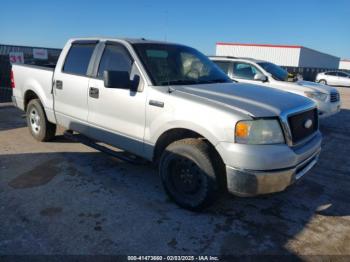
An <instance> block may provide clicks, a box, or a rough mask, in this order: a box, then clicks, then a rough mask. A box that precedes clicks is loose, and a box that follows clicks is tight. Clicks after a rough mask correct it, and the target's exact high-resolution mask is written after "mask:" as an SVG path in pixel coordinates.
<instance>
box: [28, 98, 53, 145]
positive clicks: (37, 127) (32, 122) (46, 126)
mask: <svg viewBox="0 0 350 262" xmlns="http://www.w3.org/2000/svg"><path fill="white" fill-rule="evenodd" d="M26 117H27V125H28V128H29V131H30V133H31V135H32V136H33V137H34V138H35V139H36V140H38V141H40V142H43V141H49V140H51V139H52V138H53V137H54V136H55V134H56V125H55V124H52V123H50V122H49V121H48V120H47V117H46V115H45V112H44V109H43V106H42V105H41V102H40V100H39V99H33V100H31V101H30V102H29V103H28V106H27V112H26Z"/></svg>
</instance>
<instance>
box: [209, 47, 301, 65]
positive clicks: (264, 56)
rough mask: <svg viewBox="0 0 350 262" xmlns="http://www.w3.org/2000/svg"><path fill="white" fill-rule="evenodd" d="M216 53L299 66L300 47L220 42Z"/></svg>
mask: <svg viewBox="0 0 350 262" xmlns="http://www.w3.org/2000/svg"><path fill="white" fill-rule="evenodd" d="M216 55H218V56H236V57H250V58H255V59H261V60H266V61H269V62H272V63H275V64H277V65H280V66H294V67H297V66H299V55H300V47H298V46H294V47H293V46H292V47H287V46H284V47H282V46H281V47H276V46H267V45H266V46H261V45H260V46H259V45H239V44H229V43H227V44H226V43H218V44H217V45H216Z"/></svg>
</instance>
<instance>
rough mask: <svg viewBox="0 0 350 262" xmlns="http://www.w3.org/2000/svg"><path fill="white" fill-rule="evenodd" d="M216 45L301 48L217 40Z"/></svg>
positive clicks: (298, 46) (297, 46)
mask: <svg viewBox="0 0 350 262" xmlns="http://www.w3.org/2000/svg"><path fill="white" fill-rule="evenodd" d="M216 45H235V46H260V47H282V48H302V47H303V46H300V45H269V44H242V43H223V42H218V43H216Z"/></svg>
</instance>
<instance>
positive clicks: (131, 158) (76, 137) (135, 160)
mask: <svg viewBox="0 0 350 262" xmlns="http://www.w3.org/2000/svg"><path fill="white" fill-rule="evenodd" d="M63 136H64V137H65V138H66V139H68V140H72V141H74V142H79V143H82V144H84V145H86V146H89V147H92V148H94V149H96V150H98V151H101V152H103V153H106V154H108V155H110V156H113V157H116V158H118V159H120V160H122V161H125V162H128V163H131V164H136V165H147V164H149V163H150V162H149V161H147V160H144V159H143V158H140V157H138V156H135V155H133V154H130V153H127V152H125V151H121V152H118V151H114V150H113V149H111V148H109V147H106V146H103V145H100V144H98V143H97V141H94V140H92V139H90V138H88V137H86V136H84V135H82V134H73V131H71V130H66V131H65V132H64V133H63Z"/></svg>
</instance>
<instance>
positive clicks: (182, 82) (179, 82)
mask: <svg viewBox="0 0 350 262" xmlns="http://www.w3.org/2000/svg"><path fill="white" fill-rule="evenodd" d="M194 84H198V81H194V80H184V79H178V80H169V81H162V82H160V85H162V86H164V85H194Z"/></svg>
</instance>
